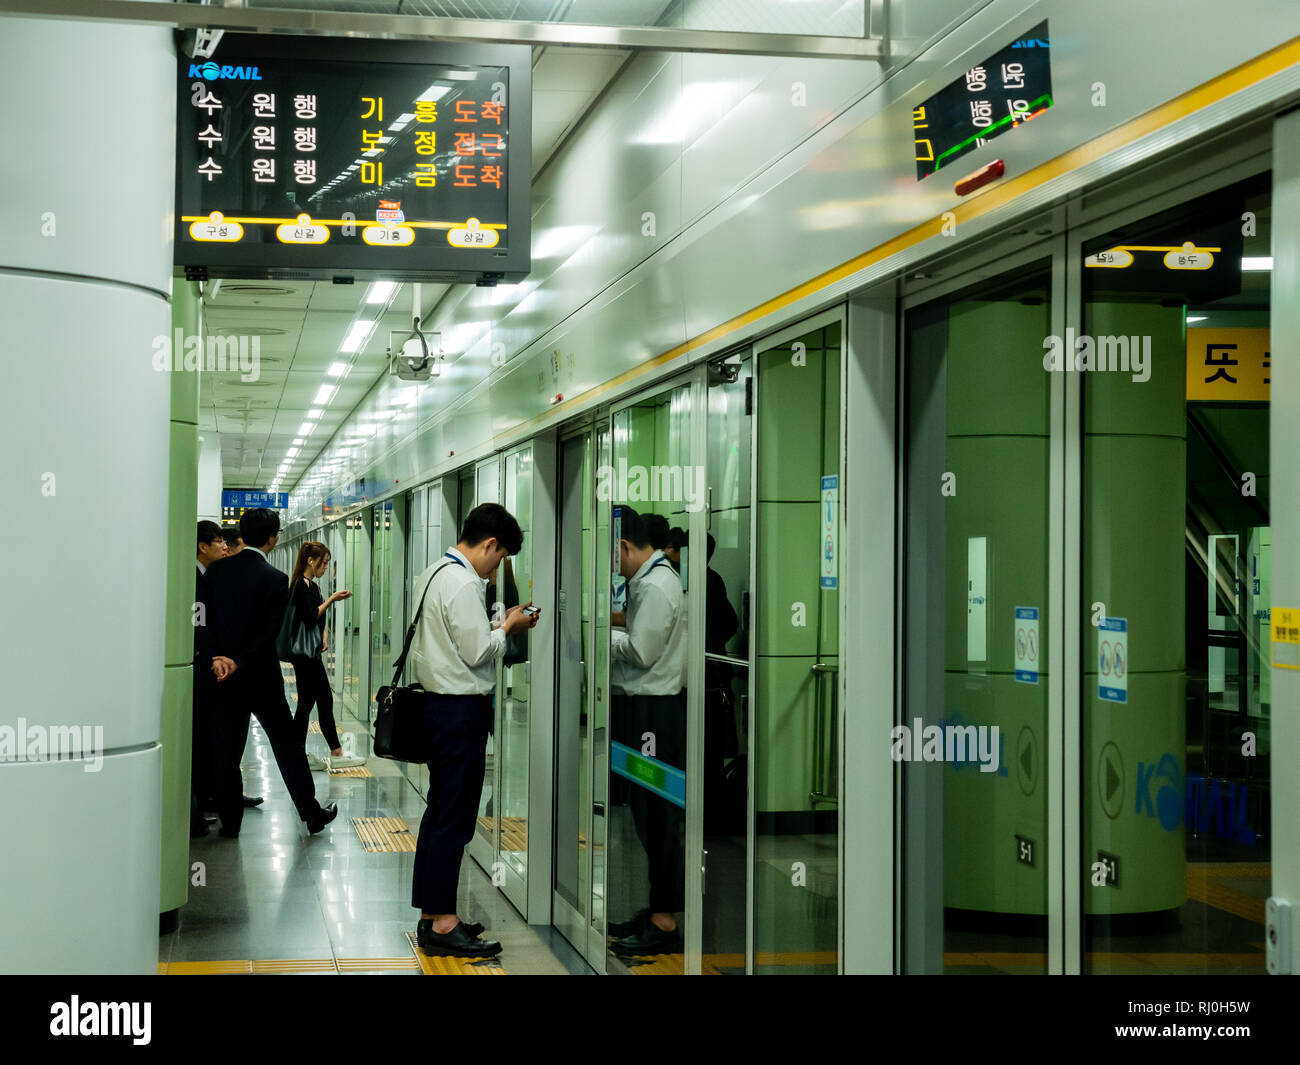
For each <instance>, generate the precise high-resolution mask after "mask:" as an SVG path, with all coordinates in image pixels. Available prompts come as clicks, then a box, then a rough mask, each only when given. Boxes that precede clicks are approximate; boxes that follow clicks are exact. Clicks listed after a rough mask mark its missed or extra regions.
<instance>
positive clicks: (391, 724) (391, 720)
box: [373, 562, 452, 762]
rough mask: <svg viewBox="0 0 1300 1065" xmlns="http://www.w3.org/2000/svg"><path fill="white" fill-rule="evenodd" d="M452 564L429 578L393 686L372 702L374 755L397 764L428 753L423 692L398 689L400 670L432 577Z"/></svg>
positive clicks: (415, 686)
mask: <svg viewBox="0 0 1300 1065" xmlns="http://www.w3.org/2000/svg"><path fill="white" fill-rule="evenodd" d="M450 565H452V563H451V562H444V563H443V564H442V565H441V566H439V567H438V568H437V569H436V570H434V571H433V573H432V574H431V575H430V576H429V581H428V583H427V584H426V585H425V586H424V593H423V594H422V595H421V596H420V605H419V606H417V607H416V608H415V617H414V618H412V619H411V624H410V627H409V628H407V630H406V639H405V640H404V641H403V642H402V655H401V657H400V658H398V660H397V661H396V662H395V663H394V672H393V683H392V684H389V685H386V686H385V687H383V688H380V689H379V692H378V693H377V694H376V695H375V701H376V702H377V703H378V704H379V711H378V713H377V714H376V716H375V742H374V748H373V749H374V752H375V754H377V755H379V757H380V758H392V759H394V760H395V761H398V762H423V761H426V760H427V759H426V756H427V754H428V744H427V743H426V742H425V738H424V736H425V734H424V697H425V694H426V692H425V690H424V689H423V688H422V687H420V685H418V684H410V685H407V686H406V687H401V686H400V683H401V680H402V669H403V668H404V667H405V666H406V656H407V655H408V654H410V652H411V641H412V640H414V639H415V628H416V626H417V625H419V624H420V617H421V615H423V613H424V600H425V598H426V597H427V596H428V594H429V588H430V587H432V585H433V578H434V577H436V576H438V574H439V573H441V572H442V571H443V570H444V569H446V568H447V567H448V566H450Z"/></svg>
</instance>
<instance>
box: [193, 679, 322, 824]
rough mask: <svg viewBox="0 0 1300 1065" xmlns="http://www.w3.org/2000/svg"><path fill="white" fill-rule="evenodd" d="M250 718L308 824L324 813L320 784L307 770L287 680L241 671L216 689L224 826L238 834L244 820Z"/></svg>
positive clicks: (218, 792) (218, 788)
mask: <svg viewBox="0 0 1300 1065" xmlns="http://www.w3.org/2000/svg"><path fill="white" fill-rule="evenodd" d="M277 665H278V663H277ZM250 714H252V715H254V716H255V717H256V718H257V722H258V724H259V725H261V726H262V731H263V732H265V733H266V738H267V740H268V741H269V742H270V744H271V753H272V754H273V755H274V756H275V764H276V766H277V768H278V769H279V770H280V776H281V777H283V778H284V783H285V786H286V787H287V788H288V789H289V795H290V797H291V798H292V799H293V805H294V806H295V807H296V808H297V810H298V816H299V817H301V818H302V819H303V820H304V821H310V820H312V819H314V818H316V817H319V816H320V814H321V813H322V810H321V805H320V803H318V802H317V801H316V785H315V784H314V783H313V782H312V778H311V770H310V769H308V768H307V752H306V751H305V750H304V749H303V745H302V741H301V739H300V738H299V736H298V731H297V729H295V728H294V724H293V714H292V713H290V711H289V702H288V700H287V699H285V697H284V681H283V680H282V679H281V678H280V676H279V675H278V674H276V675H275V676H267V677H246V678H243V679H242V681H241V679H240V677H239V674H238V673H235V674H233V675H232V676H231V677H230V678H229V679H228V680H225V681H222V682H220V683H219V684H217V685H216V698H215V700H214V705H213V712H212V734H213V746H214V749H215V761H214V766H213V782H212V786H213V795H214V797H215V798H216V806H217V814H218V816H219V817H220V818H221V827H222V828H224V829H229V830H231V831H235V832H238V831H239V825H240V823H241V822H242V821H243V819H244V794H243V792H244V782H243V777H242V776H241V775H240V772H239V761H240V758H241V757H242V756H243V753H244V745H245V744H246V743H247V742H248V718H249V715H250Z"/></svg>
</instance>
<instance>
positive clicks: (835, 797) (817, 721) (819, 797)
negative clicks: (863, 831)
mask: <svg viewBox="0 0 1300 1065" xmlns="http://www.w3.org/2000/svg"><path fill="white" fill-rule="evenodd" d="M839 671H840V667H839V666H838V665H836V664H835V663H833V662H816V663H814V664H813V666H812V670H811V672H812V675H813V787H812V791H810V792H809V793H808V801H809V802H810V803H811V804H812V805H813V806H818V805H821V804H823V803H825V804H832V803H834V804H836V805H838V804H839V801H840V797H839V772H838V769H839V729H838V728H836V727H835V726H836V725H837V723H838V716H837V714H836V708H837V705H838V701H839V698H838V696H839V692H838V688H839V685H838V684H835V683H832V684H831V700H830V702H831V735H830V742H829V743H827V737H826V711H825V708H826V701H825V700H824V699H823V698H822V678H823V677H824V676H825V675H827V674H830V676H831V677H833V678H834V677H837V676H838V675H839ZM827 748H829V751H830V758H829V760H828V759H827ZM832 786H833V787H834V791H830V790H828V789H829V788H830V787H832Z"/></svg>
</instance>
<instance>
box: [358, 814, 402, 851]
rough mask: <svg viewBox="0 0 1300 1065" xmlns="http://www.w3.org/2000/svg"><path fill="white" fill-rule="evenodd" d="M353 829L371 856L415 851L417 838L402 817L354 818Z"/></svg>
mask: <svg viewBox="0 0 1300 1065" xmlns="http://www.w3.org/2000/svg"><path fill="white" fill-rule="evenodd" d="M352 828H353V831H355V832H356V834H357V839H359V840H361V845H362V846H363V847H365V849H366V850H367V851H368V852H369V853H371V854H375V853H378V852H387V853H391V852H394V851H414V850H415V836H413V835H412V834H411V828H410V826H409V825H408V824H407V823H406V822H405V821H403V820H402V819H401V818H400V817H354V818H352Z"/></svg>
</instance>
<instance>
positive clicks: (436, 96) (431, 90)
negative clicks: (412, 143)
mask: <svg viewBox="0 0 1300 1065" xmlns="http://www.w3.org/2000/svg"><path fill="white" fill-rule="evenodd" d="M446 76H447V77H448V78H452V77H454V76H455V72H454V71H448V72H447V75H446ZM449 92H451V86H450V85H430V86H429V87H428V88H427V89H425V90H424V92H422V93H420V95H419V96H417V97H416V98H415V100H416V103H421V102H423V103H430V102H432V101H434V100H441V99H442V98H443V97H444V96H446V95H447V93H449ZM414 117H415V116H414V115H412V116H411V118H414ZM403 118H406V116H405V115H401V116H400V117H399V118H398V119H397V121H398V122H400V121H402V119H403ZM408 121H409V119H408Z"/></svg>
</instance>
